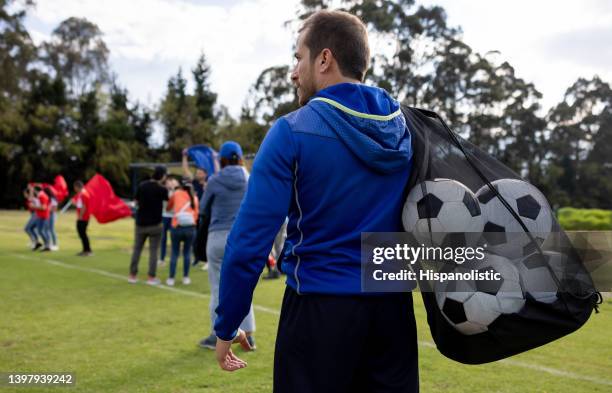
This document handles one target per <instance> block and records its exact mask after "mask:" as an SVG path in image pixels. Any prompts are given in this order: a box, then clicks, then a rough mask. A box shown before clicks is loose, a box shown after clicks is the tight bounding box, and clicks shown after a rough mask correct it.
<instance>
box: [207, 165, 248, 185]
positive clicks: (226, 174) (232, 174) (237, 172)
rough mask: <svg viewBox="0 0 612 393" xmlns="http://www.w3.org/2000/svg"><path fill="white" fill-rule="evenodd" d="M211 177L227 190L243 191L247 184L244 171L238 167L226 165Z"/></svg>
mask: <svg viewBox="0 0 612 393" xmlns="http://www.w3.org/2000/svg"><path fill="white" fill-rule="evenodd" d="M213 177H214V178H215V179H216V181H217V182H218V183H219V184H221V185H222V186H224V187H225V188H227V189H228V190H240V189H243V188H244V187H245V186H246V183H247V176H246V170H245V169H244V168H243V167H242V166H240V165H228V166H226V167H225V168H223V169H221V171H220V172H219V173H217V174H215V175H213ZM211 180H212V179H211Z"/></svg>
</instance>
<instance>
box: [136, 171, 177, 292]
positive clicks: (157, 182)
mask: <svg viewBox="0 0 612 393" xmlns="http://www.w3.org/2000/svg"><path fill="white" fill-rule="evenodd" d="M165 180H166V167H164V166H158V167H156V168H155V170H154V171H153V177H152V178H151V179H149V180H145V181H143V182H142V183H140V184H139V185H138V188H137V189H136V195H135V196H134V200H135V202H136V204H137V206H138V210H137V211H136V225H135V226H134V250H133V251H132V260H131V262H130V275H129V277H128V282H129V283H130V284H135V283H136V282H137V281H138V279H137V274H138V262H140V254H141V253H142V248H143V247H144V244H145V241H146V240H147V238H148V239H149V271H148V277H147V284H149V285H158V284H159V283H160V281H159V279H158V278H157V277H156V273H157V260H158V259H157V251H158V250H159V243H160V241H161V236H162V208H163V203H164V201H167V200H168V190H167V189H166V187H164V186H163V185H162V184H163V183H164V181H165Z"/></svg>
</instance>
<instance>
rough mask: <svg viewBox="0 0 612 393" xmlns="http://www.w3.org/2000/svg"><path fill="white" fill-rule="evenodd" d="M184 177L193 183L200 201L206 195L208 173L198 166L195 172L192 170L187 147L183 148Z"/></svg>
mask: <svg viewBox="0 0 612 393" xmlns="http://www.w3.org/2000/svg"><path fill="white" fill-rule="evenodd" d="M182 164H183V177H184V178H185V179H188V180H189V181H190V182H191V184H192V185H193V191H194V192H195V196H196V197H197V198H198V201H199V200H200V199H202V195H204V189H205V188H206V180H207V179H208V173H206V171H205V170H204V169H202V168H196V170H195V174H194V173H193V172H191V168H189V158H188V157H187V149H183V161H182Z"/></svg>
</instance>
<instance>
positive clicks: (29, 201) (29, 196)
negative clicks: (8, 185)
mask: <svg viewBox="0 0 612 393" xmlns="http://www.w3.org/2000/svg"><path fill="white" fill-rule="evenodd" d="M23 197H24V198H25V201H26V208H27V209H28V211H29V212H30V218H29V219H28V222H27V223H26V225H25V227H24V228H23V230H24V231H25V232H26V233H27V234H28V236H29V237H30V248H31V249H32V251H34V250H38V249H39V248H41V247H42V243H41V242H40V241H39V239H38V233H37V232H36V210H35V208H34V207H35V206H36V201H35V199H36V198H35V197H34V186H33V185H32V184H28V186H27V187H26V189H25V190H23Z"/></svg>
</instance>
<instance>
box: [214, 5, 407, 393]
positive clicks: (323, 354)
mask: <svg viewBox="0 0 612 393" xmlns="http://www.w3.org/2000/svg"><path fill="white" fill-rule="evenodd" d="M295 57H296V60H297V64H296V66H295V69H294V70H293V72H292V75H291V78H292V80H293V82H294V84H295V85H296V87H297V94H298V98H299V103H300V105H301V106H302V107H301V108H300V109H299V110H297V111H295V112H292V113H290V114H288V115H286V116H283V117H281V118H279V119H278V120H277V121H276V123H275V124H274V126H273V127H272V128H271V129H270V131H269V132H268V134H267V135H266V137H265V139H264V141H263V143H262V145H261V147H260V149H259V152H258V153H257V157H256V159H255V162H254V163H253V170H252V174H251V178H250V181H249V184H248V188H247V192H246V195H245V198H244V200H243V203H242V205H241V207H240V210H239V212H238V216H237V218H236V221H235V223H234V225H233V227H232V230H231V232H230V234H229V239H228V243H227V246H226V250H225V257H224V260H223V265H222V271H221V283H220V294H219V306H218V308H217V310H216V311H217V319H216V322H215V326H214V328H215V333H216V335H217V338H218V339H217V348H216V350H217V361H218V362H219V365H220V366H221V368H223V369H224V370H228V371H233V370H237V369H239V368H243V367H245V366H246V363H245V362H244V361H242V360H241V359H239V358H238V357H236V356H235V355H234V354H233V353H232V351H231V349H230V346H231V344H232V342H240V343H241V344H242V345H243V346H245V337H244V332H242V331H241V330H239V329H238V326H239V325H240V322H241V321H242V320H243V318H244V317H245V316H246V315H247V313H248V312H249V309H250V304H251V299H252V295H253V290H254V289H255V285H256V284H257V281H258V278H259V276H260V274H261V272H262V270H263V267H264V265H265V261H266V259H267V257H268V254H269V252H270V245H271V244H272V242H273V241H274V237H275V235H276V233H277V232H278V230H279V228H280V227H281V225H282V224H283V221H284V219H285V217H286V216H288V217H289V223H288V226H287V240H286V243H285V249H286V253H285V257H284V260H283V263H282V270H283V272H285V273H286V274H287V287H286V290H285V296H284V298H283V305H282V309H281V315H280V321H279V327H278V334H277V338H276V349H275V358H274V392H277V393H281V392H282V393H284V392H291V393H299V392H316V393H325V392H334V393H338V392H351V393H352V392H361V391H364V392H416V391H418V362H417V342H416V326H415V321H414V313H413V309H412V296H411V294H410V293H395V294H371V293H363V292H362V291H361V270H360V267H361V255H360V251H361V248H360V247H361V246H360V239H361V233H362V232H399V231H402V226H401V211H402V205H403V202H404V195H405V188H406V184H407V182H408V177H409V175H410V170H411V158H412V150H411V144H410V132H409V130H408V128H407V126H406V122H405V119H404V117H403V116H402V114H401V111H400V106H399V104H398V102H397V101H396V100H394V99H393V98H391V97H390V96H389V95H388V93H387V92H385V91H384V90H382V89H379V88H375V87H368V86H365V85H363V84H361V82H362V81H363V79H364V77H365V74H366V71H367V69H368V63H369V58H370V53H369V47H368V38H367V30H366V27H365V25H364V24H363V22H361V21H360V20H359V19H358V18H357V17H355V16H353V15H351V14H348V13H345V12H340V11H319V12H317V13H315V14H313V15H312V16H310V17H309V18H308V19H307V20H306V21H305V22H304V25H303V26H302V28H301V29H300V34H299V37H298V42H297V47H296V54H295Z"/></svg>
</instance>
